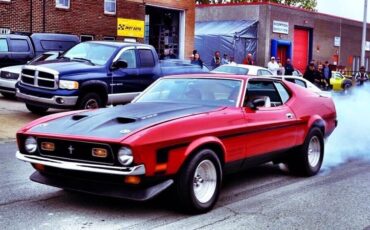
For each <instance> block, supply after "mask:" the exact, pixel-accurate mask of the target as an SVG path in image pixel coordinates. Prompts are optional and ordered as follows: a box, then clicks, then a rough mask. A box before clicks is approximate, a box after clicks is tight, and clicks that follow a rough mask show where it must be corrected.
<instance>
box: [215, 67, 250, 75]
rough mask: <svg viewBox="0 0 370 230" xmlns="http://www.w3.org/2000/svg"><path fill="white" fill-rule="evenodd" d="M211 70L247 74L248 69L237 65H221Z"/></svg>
mask: <svg viewBox="0 0 370 230" xmlns="http://www.w3.org/2000/svg"><path fill="white" fill-rule="evenodd" d="M212 72H218V73H230V74H237V75H247V74H248V72H249V69H248V68H243V67H238V66H230V65H222V66H219V67H217V68H216V69H214V70H213V71H212Z"/></svg>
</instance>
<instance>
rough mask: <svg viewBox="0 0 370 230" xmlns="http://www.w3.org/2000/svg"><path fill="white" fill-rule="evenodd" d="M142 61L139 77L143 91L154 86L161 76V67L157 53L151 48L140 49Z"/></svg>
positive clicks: (139, 53) (140, 59)
mask: <svg viewBox="0 0 370 230" xmlns="http://www.w3.org/2000/svg"><path fill="white" fill-rule="evenodd" d="M138 56H139V61H140V68H139V76H140V79H141V84H142V90H144V89H145V88H146V87H148V86H149V85H150V84H152V83H153V82H154V81H155V80H157V78H158V77H159V74H160V66H159V64H157V63H159V61H158V56H157V53H154V51H153V50H152V49H151V48H149V47H140V46H139V47H138Z"/></svg>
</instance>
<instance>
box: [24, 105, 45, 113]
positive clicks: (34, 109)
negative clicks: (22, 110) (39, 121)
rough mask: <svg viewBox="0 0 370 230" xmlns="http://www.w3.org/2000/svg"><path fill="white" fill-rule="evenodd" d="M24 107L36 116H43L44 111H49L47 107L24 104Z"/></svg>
mask: <svg viewBox="0 0 370 230" xmlns="http://www.w3.org/2000/svg"><path fill="white" fill-rule="evenodd" d="M26 107H27V109H28V110H29V111H30V112H32V113H34V114H38V115H44V114H45V113H46V111H48V109H49V108H47V107H41V106H36V105H30V104H26Z"/></svg>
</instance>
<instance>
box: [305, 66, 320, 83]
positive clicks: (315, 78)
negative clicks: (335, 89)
mask: <svg viewBox="0 0 370 230" xmlns="http://www.w3.org/2000/svg"><path fill="white" fill-rule="evenodd" d="M303 78H304V79H306V80H308V81H309V82H311V83H313V84H315V85H316V86H318V87H320V84H321V79H320V75H319V73H318V72H317V70H316V68H315V64H314V63H310V64H309V65H308V67H307V69H306V71H305V72H304V75H303Z"/></svg>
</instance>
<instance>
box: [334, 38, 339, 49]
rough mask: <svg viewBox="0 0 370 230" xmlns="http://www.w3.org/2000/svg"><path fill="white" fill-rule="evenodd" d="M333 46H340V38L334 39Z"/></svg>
mask: <svg viewBox="0 0 370 230" xmlns="http://www.w3.org/2000/svg"><path fill="white" fill-rule="evenodd" d="M334 46H336V47H339V46H340V37H334Z"/></svg>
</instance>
